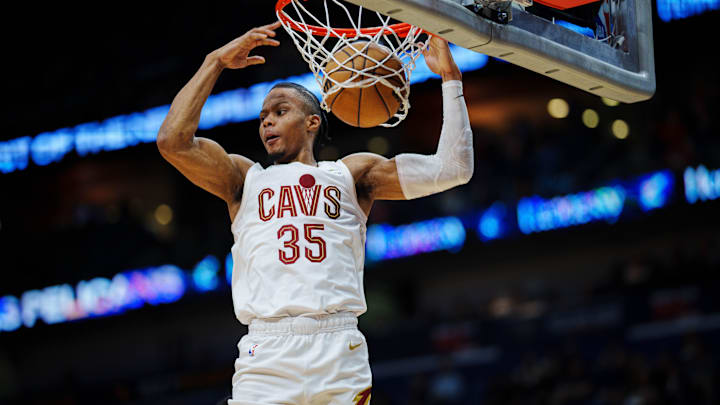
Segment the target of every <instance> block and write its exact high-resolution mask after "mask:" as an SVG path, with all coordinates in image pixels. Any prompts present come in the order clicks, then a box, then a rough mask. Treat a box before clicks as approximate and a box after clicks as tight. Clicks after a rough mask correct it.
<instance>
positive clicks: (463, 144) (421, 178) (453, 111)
mask: <svg viewBox="0 0 720 405" xmlns="http://www.w3.org/2000/svg"><path fill="white" fill-rule="evenodd" d="M442 94H443V126H442V131H441V132H440V140H439V141H438V148H437V152H435V154H434V155H419V154H415V153H402V154H400V155H397V156H395V164H396V165H397V171H398V178H399V180H400V186H401V187H402V190H403V194H404V195H405V198H407V199H408V200H410V199H413V198H419V197H424V196H426V195H430V194H434V193H439V192H441V191H445V190H448V189H450V188H452V187H455V186H458V185H460V184H465V183H467V182H468V181H470V178H471V177H472V174H473V139H472V129H471V128H470V119H469V117H468V112H467V107H466V105H465V99H464V97H463V92H462V82H461V81H459V80H450V81H446V82H443V84H442Z"/></svg>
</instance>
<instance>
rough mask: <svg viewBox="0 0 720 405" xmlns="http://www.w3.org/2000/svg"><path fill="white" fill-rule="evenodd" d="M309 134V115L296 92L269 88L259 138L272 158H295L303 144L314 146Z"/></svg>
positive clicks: (279, 159) (286, 159) (280, 160)
mask: <svg viewBox="0 0 720 405" xmlns="http://www.w3.org/2000/svg"><path fill="white" fill-rule="evenodd" d="M310 136H311V135H309V133H308V128H307V114H306V112H305V110H304V105H303V103H302V101H301V99H300V96H299V95H298V94H297V92H296V91H295V90H293V89H291V88H283V87H280V88H276V89H273V90H272V91H270V93H268V95H267V97H265V101H264V102H263V106H262V110H261V111H260V140H261V141H262V143H263V145H264V146H265V150H266V151H267V153H268V155H269V156H270V159H271V160H272V161H274V162H287V161H290V160H292V159H293V157H295V156H297V154H298V153H299V152H300V150H301V149H302V148H303V147H306V146H308V145H310V147H312V139H310V140H309V143H308V139H309V137H310Z"/></svg>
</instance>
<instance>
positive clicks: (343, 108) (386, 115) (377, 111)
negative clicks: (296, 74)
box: [323, 41, 405, 128]
mask: <svg viewBox="0 0 720 405" xmlns="http://www.w3.org/2000/svg"><path fill="white" fill-rule="evenodd" d="M353 48H354V49H353ZM363 49H364V51H363ZM391 53H392V52H391V51H390V50H389V49H387V48H385V47H383V46H381V45H377V44H375V43H371V44H369V45H368V42H367V41H356V42H353V43H352V44H349V45H346V46H345V47H343V48H342V49H340V50H339V51H337V52H335V53H334V57H335V60H337V62H339V63H341V64H342V66H340V67H339V68H338V63H337V62H335V60H330V62H328V63H327V65H325V72H328V78H331V79H332V80H329V79H326V80H325V83H324V86H323V87H324V90H325V92H327V90H329V89H330V88H331V87H332V86H333V80H334V81H337V82H339V83H342V82H345V81H347V80H352V81H353V82H357V81H361V80H367V79H368V76H369V75H375V76H384V75H388V74H391V73H393V72H400V73H399V74H397V75H394V76H390V77H388V78H387V80H388V81H389V82H390V83H391V84H392V85H394V86H397V87H403V86H404V85H405V75H404V71H403V69H402V62H401V61H400V59H399V58H398V57H397V56H395V55H392V56H390V57H389V58H388V55H390V54H391ZM366 56H367V57H366ZM373 59H374V60H377V61H380V62H381V63H383V64H378V63H376V62H375V61H374V60H373ZM386 59H387V60H386ZM383 61H384V62H383ZM351 69H354V70H360V71H362V70H365V69H368V70H366V71H365V72H366V73H365V74H357V73H355V72H354V71H353V70H351ZM355 76H357V77H355ZM326 103H327V105H328V107H329V108H330V110H331V111H332V112H333V114H335V116H336V117H338V118H339V119H340V120H341V121H342V122H344V123H346V124H348V125H352V126H354V127H360V128H370V127H375V126H378V125H380V124H382V123H384V122H386V121H387V120H389V119H390V118H391V117H392V116H393V115H395V113H396V112H397V111H398V109H399V108H400V106H401V105H402V101H401V100H400V99H399V98H398V96H397V94H395V91H394V90H393V89H392V88H391V87H388V86H386V85H384V84H383V83H381V82H377V83H376V84H374V85H372V86H370V87H354V88H341V89H340V90H338V91H336V92H334V93H332V94H328V95H327V98H326Z"/></svg>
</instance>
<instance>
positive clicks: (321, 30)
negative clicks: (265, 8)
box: [275, 0, 412, 38]
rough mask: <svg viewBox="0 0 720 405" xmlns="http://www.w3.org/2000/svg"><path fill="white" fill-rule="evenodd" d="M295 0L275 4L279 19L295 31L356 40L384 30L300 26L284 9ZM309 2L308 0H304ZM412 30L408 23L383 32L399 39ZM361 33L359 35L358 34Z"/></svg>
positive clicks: (279, 0) (396, 25)
mask: <svg viewBox="0 0 720 405" xmlns="http://www.w3.org/2000/svg"><path fill="white" fill-rule="evenodd" d="M292 1H293V0H278V2H277V3H276V4H275V12H276V13H277V15H278V18H279V19H280V20H282V21H283V22H284V23H286V24H287V25H288V26H290V28H292V29H294V30H295V31H300V32H307V31H310V33H311V34H313V35H315V36H321V37H324V36H326V35H330V36H331V37H335V38H340V37H342V36H345V37H346V38H354V37H356V36H358V35H359V34H363V35H375V34H377V33H378V32H380V30H382V29H383V27H371V28H360V29H359V30H356V29H355V28H332V30H328V29H327V28H325V27H319V26H317V25H309V24H300V23H298V22H296V21H295V20H293V19H292V18H290V17H289V16H288V15H287V14H286V13H285V12H284V11H283V8H285V6H287V5H288V4H290V2H292ZM304 1H308V0H304ZM411 28H412V25H410V24H408V23H398V24H393V25H388V26H387V27H386V28H385V30H384V31H383V33H382V34H383V35H392V34H397V35H398V36H399V37H406V36H407V35H408V33H409V32H410V29H411ZM358 32H359V34H358Z"/></svg>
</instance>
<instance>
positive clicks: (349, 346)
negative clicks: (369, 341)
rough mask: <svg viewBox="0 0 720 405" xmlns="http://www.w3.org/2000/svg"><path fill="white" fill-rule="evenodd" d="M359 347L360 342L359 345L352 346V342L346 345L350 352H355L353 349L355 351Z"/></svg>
mask: <svg viewBox="0 0 720 405" xmlns="http://www.w3.org/2000/svg"><path fill="white" fill-rule="evenodd" d="M361 345H362V342H360V343H358V344H356V345H354V346H353V344H352V342H351V343H349V344H348V348H350V350H355V349H357V348H358V347H360V346H361Z"/></svg>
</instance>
